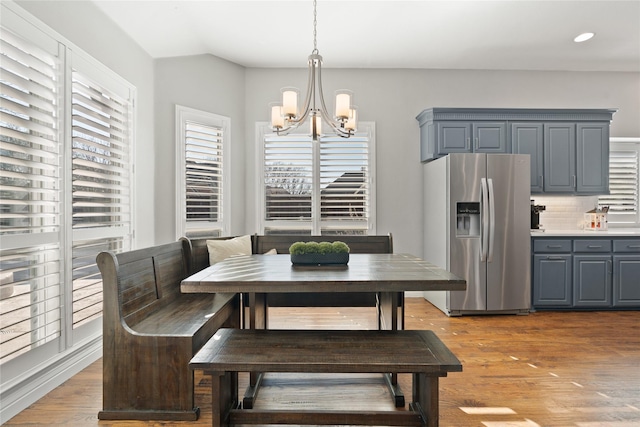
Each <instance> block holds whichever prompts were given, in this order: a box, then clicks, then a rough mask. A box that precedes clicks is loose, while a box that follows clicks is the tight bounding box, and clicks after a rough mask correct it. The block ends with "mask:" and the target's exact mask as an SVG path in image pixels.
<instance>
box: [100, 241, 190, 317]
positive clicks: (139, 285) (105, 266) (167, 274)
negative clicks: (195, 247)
mask: <svg viewBox="0 0 640 427" xmlns="http://www.w3.org/2000/svg"><path fill="white" fill-rule="evenodd" d="M97 263H98V267H99V268H100V272H101V274H102V283H103V292H104V298H103V299H104V316H105V320H106V319H113V320H115V319H122V320H124V321H125V322H126V324H127V325H129V326H133V325H135V324H136V323H138V322H139V321H140V320H142V319H144V318H145V317H147V315H148V314H149V313H151V312H154V311H156V310H158V309H159V308H160V307H162V306H164V305H166V304H168V303H169V302H171V301H172V300H173V299H175V298H176V297H178V296H179V295H180V282H181V281H182V279H184V278H185V277H187V276H188V275H189V270H188V257H187V254H186V253H185V251H184V245H183V242H173V243H167V244H164V245H157V246H153V247H150V248H144V249H137V250H133V251H129V252H123V253H120V254H114V253H112V252H101V253H100V254H98V257H97Z"/></svg>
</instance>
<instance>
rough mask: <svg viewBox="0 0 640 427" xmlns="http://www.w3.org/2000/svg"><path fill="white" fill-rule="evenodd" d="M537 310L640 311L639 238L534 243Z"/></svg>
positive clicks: (561, 240) (535, 306) (533, 298)
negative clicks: (628, 309)
mask: <svg viewBox="0 0 640 427" xmlns="http://www.w3.org/2000/svg"><path fill="white" fill-rule="evenodd" d="M532 248H533V264H532V265H533V272H532V279H533V280H532V284H533V286H532V306H533V308H534V309H536V308H540V309H553V308H556V309H570V308H577V309H578V308H579V309H616V308H620V309H624V308H634V309H640V239H630V238H614V239H611V238H604V237H603V238H573V239H551V238H533V242H532Z"/></svg>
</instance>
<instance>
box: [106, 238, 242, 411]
mask: <svg viewBox="0 0 640 427" xmlns="http://www.w3.org/2000/svg"><path fill="white" fill-rule="evenodd" d="M97 263H98V267H99V268H100V272H101V274H102V281H103V305H104V307H103V409H102V411H100V412H99V414H98V418H100V419H111V420H114V419H138V420H196V419H197V418H198V415H199V409H198V408H197V407H196V406H195V399H194V384H193V383H194V379H193V371H191V370H190V369H189V366H188V364H189V360H190V359H191V358H192V357H193V355H194V354H195V353H196V352H197V351H198V350H199V349H200V348H201V347H202V346H203V345H204V344H205V343H206V342H207V341H208V340H209V339H210V338H211V337H212V336H213V335H214V333H215V332H216V331H217V330H218V329H219V328H221V327H230V328H234V327H239V326H240V304H239V295H237V294H182V293H181V292H180V282H181V281H182V279H184V278H185V277H187V276H189V275H190V274H193V273H195V272H196V271H195V270H193V267H194V266H195V264H194V261H193V259H192V253H191V246H190V244H189V241H188V240H186V239H184V240H181V241H179V242H174V243H168V244H164V245H158V246H154V247H150V248H145V249H139V250H134V251H129V252H124V253H119V254H114V253H112V252H102V253H100V254H99V255H98V257H97Z"/></svg>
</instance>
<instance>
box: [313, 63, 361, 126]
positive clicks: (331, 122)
mask: <svg viewBox="0 0 640 427" xmlns="http://www.w3.org/2000/svg"><path fill="white" fill-rule="evenodd" d="M321 71H322V70H321V69H320V65H319V64H318V92H319V93H320V95H319V96H320V115H322V118H323V119H324V121H325V122H327V123H328V124H329V126H331V129H333V131H334V132H335V133H336V134H338V135H339V136H341V137H343V138H349V137H350V136H351V135H353V133H352V132H351V131H350V130H348V131H347V130H345V129H344V128H343V127H342V125H343V124H344V123H342V122H341V121H336V120H335V119H334V118H333V117H331V116H330V115H329V112H328V111H327V106H326V104H325V102H324V93H323V92H324V91H323V90H322V72H321Z"/></svg>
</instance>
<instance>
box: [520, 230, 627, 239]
mask: <svg viewBox="0 0 640 427" xmlns="http://www.w3.org/2000/svg"><path fill="white" fill-rule="evenodd" d="M561 236H564V237H607V236H612V237H626V236H629V237H635V236H640V228H610V229H608V230H599V231H591V230H579V229H575V230H544V231H539V230H531V237H561Z"/></svg>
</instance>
